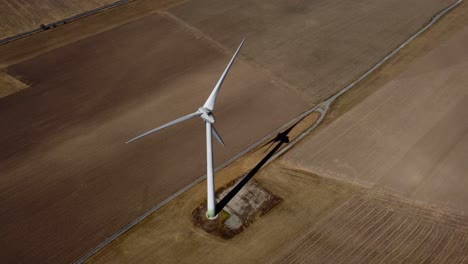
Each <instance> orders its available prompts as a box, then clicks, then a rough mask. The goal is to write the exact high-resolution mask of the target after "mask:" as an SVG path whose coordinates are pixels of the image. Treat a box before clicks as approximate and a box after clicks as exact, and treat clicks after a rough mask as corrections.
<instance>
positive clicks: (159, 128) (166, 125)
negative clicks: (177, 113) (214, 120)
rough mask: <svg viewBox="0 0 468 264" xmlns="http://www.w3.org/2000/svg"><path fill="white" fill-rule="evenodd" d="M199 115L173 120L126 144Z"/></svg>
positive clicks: (194, 114) (189, 115)
mask: <svg viewBox="0 0 468 264" xmlns="http://www.w3.org/2000/svg"><path fill="white" fill-rule="evenodd" d="M199 115H201V113H199V112H195V113H191V114H188V115H186V116H183V117H181V118H177V119H176V120H174V121H171V122H169V123H167V124H165V125H162V126H160V127H157V128H154V129H151V130H150V131H148V132H145V133H143V134H141V135H139V136H137V137H135V138H132V139H130V140H129V141H127V144H128V143H131V142H133V141H135V140H138V139H140V138H142V137H145V136H147V135H149V134H152V133H154V132H157V131H159V130H161V129H164V128H166V127H169V126H172V125H175V124H177V123H180V122H183V121H185V120H188V119H190V118H193V117H195V116H199Z"/></svg>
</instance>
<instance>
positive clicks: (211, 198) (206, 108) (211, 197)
mask: <svg viewBox="0 0 468 264" xmlns="http://www.w3.org/2000/svg"><path fill="white" fill-rule="evenodd" d="M244 41H245V38H244V39H243V40H242V42H241V43H240V45H239V47H238V48H237V50H236V52H235V53H234V55H233V56H232V58H231V61H230V62H229V64H228V65H227V67H226V69H225V70H224V72H223V74H222V75H221V78H219V80H218V83H217V84H216V86H215V87H214V89H213V91H212V92H211V94H210V96H209V97H208V99H207V100H206V102H205V104H204V105H203V106H202V107H200V108H198V110H197V111H196V112H194V113H191V114H188V115H186V116H183V117H181V118H178V119H176V120H174V121H171V122H169V123H167V124H165V125H162V126H160V127H157V128H155V129H151V130H150V131H148V132H145V133H143V134H141V135H139V136H137V137H135V138H133V139H131V140H129V141H127V143H130V142H133V141H135V140H138V139H140V138H142V137H145V136H147V135H149V134H152V133H154V132H157V131H159V130H161V129H163V128H166V127H169V126H172V125H175V124H177V123H180V122H183V121H185V120H188V119H190V118H193V117H196V116H199V117H201V118H202V119H203V120H204V122H205V124H206V177H207V200H208V207H207V211H206V216H207V217H208V218H210V219H213V218H215V217H216V200H215V186H214V172H213V145H212V142H213V140H212V132H213V133H214V135H215V137H216V139H218V141H219V143H221V145H223V146H224V142H223V140H222V139H221V136H220V135H219V133H218V131H217V130H216V128H215V127H214V123H215V118H214V115H213V110H214V105H215V102H216V97H217V96H218V92H219V89H220V88H221V85H222V84H223V82H224V79H225V78H226V75H227V73H228V72H229V69H230V68H231V66H232V64H233V62H234V60H235V59H236V57H237V54H238V53H239V51H240V49H241V48H242V45H243V44H244Z"/></svg>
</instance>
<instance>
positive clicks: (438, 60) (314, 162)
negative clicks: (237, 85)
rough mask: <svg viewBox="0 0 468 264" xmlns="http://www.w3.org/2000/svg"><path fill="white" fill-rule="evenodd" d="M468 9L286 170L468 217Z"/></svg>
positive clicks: (294, 154)
mask: <svg viewBox="0 0 468 264" xmlns="http://www.w3.org/2000/svg"><path fill="white" fill-rule="evenodd" d="M466 10H467V5H466V4H462V5H461V6H460V7H459V9H458V8H457V10H456V11H454V14H453V15H452V14H450V15H448V17H447V20H444V21H446V22H447V23H445V24H444V25H443V26H442V24H441V25H440V26H436V27H435V28H434V30H433V31H432V30H431V32H430V33H428V34H427V36H426V37H425V38H426V40H427V39H428V38H429V36H430V35H431V34H432V32H434V36H436V38H435V39H433V40H432V41H428V42H424V41H419V42H418V43H417V44H416V45H414V46H413V48H409V49H408V50H411V49H412V50H414V51H416V52H415V53H414V54H413V56H399V57H398V58H397V59H396V60H395V61H394V62H393V63H392V65H389V66H388V67H387V68H386V69H383V70H382V71H381V72H379V73H377V74H376V75H375V76H373V77H372V78H371V80H369V81H368V82H366V83H364V84H363V85H364V86H367V88H366V87H364V89H369V90H370V89H372V90H373V91H372V92H371V93H370V94H369V95H368V96H367V97H366V98H365V99H364V100H358V103H357V105H356V106H354V107H352V108H351V109H350V110H349V111H347V112H346V113H343V114H342V115H341V116H339V117H338V118H336V119H335V120H333V121H332V122H331V123H330V124H329V125H328V126H325V127H323V129H321V130H320V131H318V132H317V133H315V134H313V135H311V137H309V139H308V140H305V141H304V142H302V143H301V144H300V145H299V146H297V147H296V148H295V149H294V150H293V151H291V152H290V153H288V154H287V155H286V156H284V158H283V159H282V161H281V162H282V164H287V166H293V167H298V168H301V169H304V170H306V171H309V172H312V173H316V174H318V175H320V176H324V177H330V178H335V179H340V180H345V181H349V182H353V183H357V184H360V185H363V186H367V187H373V188H376V189H378V190H380V191H386V192H392V193H398V194H399V195H401V196H402V197H406V198H408V199H411V200H413V201H418V202H423V203H429V204H436V205H439V206H441V207H447V208H450V209H452V210H455V211H457V212H459V213H461V214H466V213H468V194H467V192H466V186H468V181H467V178H466V172H467V171H468V167H467V163H466V160H467V156H466V154H467V153H468V122H467V118H466V113H467V112H468V89H467V87H466V83H467V82H468V77H467V75H466V69H467V67H468V63H467V61H468V60H467V58H468V53H467V52H466V45H465V43H467V41H468V16H467V15H466ZM444 19H445V18H444ZM408 50H407V51H406V53H407V54H408V52H409V51H408ZM409 54H411V53H409ZM390 68H393V69H390ZM359 89H360V88H357V90H359ZM353 96H354V95H353ZM353 96H352V97H353ZM345 97H346V96H345ZM353 98H356V97H353ZM352 100H353V99H351V100H350V101H348V102H351V103H352ZM339 104H340V103H338V105H339ZM341 106H343V105H341ZM341 106H339V107H338V110H339V108H340V107H341ZM344 106H345V107H346V105H344ZM348 109H349V107H348ZM332 113H333V111H332Z"/></svg>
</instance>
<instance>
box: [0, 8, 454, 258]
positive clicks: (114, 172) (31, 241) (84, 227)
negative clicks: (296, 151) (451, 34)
mask: <svg viewBox="0 0 468 264" xmlns="http://www.w3.org/2000/svg"><path fill="white" fill-rule="evenodd" d="M194 3H195V2H194ZM207 4H209V3H208V2H200V7H203V5H207ZM342 4H343V2H340V1H336V2H334V5H337V6H340V5H342ZM398 4H399V5H403V4H404V5H405V6H406V4H407V3H406V2H405V3H403V2H400V1H398ZM334 5H332V6H327V7H326V9H330V10H335V9H334V7H336V6H334ZM393 5H397V2H393ZM414 5H415V8H416V7H417V9H421V6H424V8H422V9H421V10H420V11H421V12H420V13H418V14H419V15H421V16H418V17H417V19H415V20H413V18H414V17H415V16H413V15H414V14H412V13H411V14H410V13H407V14H406V15H407V16H408V17H407V18H408V20H410V21H407V20H405V19H401V18H399V19H398V21H400V22H401V23H402V24H401V25H400V24H399V26H400V28H403V29H404V32H394V31H393V30H390V29H392V26H394V25H395V24H394V21H393V20H391V19H389V20H388V21H382V20H377V21H374V20H373V19H380V18H381V16H374V15H373V16H370V17H363V18H362V19H363V20H364V21H360V22H359V23H366V24H378V25H380V27H379V29H381V30H382V32H379V34H378V36H379V37H382V38H381V41H382V42H388V41H387V38H392V39H394V40H395V42H394V43H393V42H392V43H393V44H395V43H398V42H397V40H400V41H402V40H404V39H405V38H407V37H408V36H409V33H412V32H409V33H408V31H407V27H410V28H418V27H419V26H420V25H421V24H423V23H424V22H426V21H427V20H428V19H429V18H430V17H431V15H433V14H434V13H435V11H436V10H439V9H442V7H445V6H446V5H445V4H441V3H431V4H428V3H421V4H419V3H415V4H414ZM376 6H379V4H376ZM384 6H386V5H384ZM200 7H198V8H200ZM290 7H291V6H282V7H281V10H283V11H284V10H289V8H290ZM187 8H188V7H187V6H186V5H185V6H183V7H181V8H180V9H177V8H174V9H170V10H169V15H163V16H160V15H152V16H149V17H146V18H144V19H142V20H138V21H135V22H133V23H130V24H127V25H124V26H121V27H118V28H116V29H113V30H111V31H107V32H104V33H102V34H99V35H96V36H94V37H90V38H87V39H84V40H82V41H79V42H76V43H74V44H71V45H68V46H65V47H63V48H60V49H57V50H53V51H51V52H49V53H46V54H44V55H41V56H39V57H36V58H34V59H31V60H26V61H23V62H21V63H18V64H16V65H13V66H11V67H9V68H8V69H7V70H8V72H9V73H11V74H13V75H15V76H16V77H19V78H20V79H21V80H23V81H25V82H26V83H28V84H30V85H31V88H29V89H25V90H23V91H21V92H19V93H16V94H14V95H12V96H8V97H5V98H2V99H0V120H1V122H2V131H1V134H2V137H1V145H2V150H3V151H2V153H0V169H1V171H2V178H1V179H0V181H1V182H0V183H1V184H0V186H1V189H0V198H1V199H0V208H1V210H2V211H1V218H0V224H1V227H0V235H1V236H2V237H3V238H4V239H3V240H2V242H3V243H2V244H1V246H2V248H3V249H4V250H5V251H2V257H3V258H4V259H5V260H6V261H10V260H11V261H19V260H21V261H25V262H37V261H57V260H63V261H71V260H73V259H76V258H77V257H79V256H80V255H81V254H83V253H85V252H86V251H87V250H89V249H90V248H92V247H94V246H96V245H97V244H98V243H100V242H102V241H103V240H104V239H105V238H106V237H108V236H110V235H111V234H113V233H114V232H116V231H117V230H118V229H119V228H121V227H123V226H124V225H125V224H127V223H129V222H130V221H132V220H133V219H135V218H136V217H137V216H139V215H141V214H142V213H143V212H145V211H146V210H148V209H149V208H150V207H152V206H154V205H155V204H157V203H158V202H159V201H161V200H163V199H164V198H166V197H167V196H169V195H170V194H172V193H174V192H176V191H177V190H179V189H180V188H181V187H183V186H185V185H186V184H188V183H189V182H191V181H193V180H194V179H196V178H198V177H199V176H201V175H202V174H203V173H204V152H203V150H204V147H203V142H204V141H203V126H202V124H201V123H200V122H199V121H198V120H193V121H190V122H189V123H187V124H185V125H182V126H178V127H174V128H173V129H171V131H163V132H161V133H160V134H159V135H158V136H155V137H151V138H149V139H147V140H145V142H142V143H140V142H139V143H137V144H134V145H124V144H123V142H125V141H126V140H127V139H128V138H130V137H131V136H134V135H137V134H138V133H140V132H142V131H145V130H146V129H148V128H152V127H154V126H157V125H159V124H162V123H164V122H166V121H169V120H171V119H172V118H175V117H178V116H180V115H183V114H186V113H189V112H191V111H193V110H194V109H196V108H197V107H198V106H199V104H201V103H202V102H203V101H204V99H205V98H206V96H207V94H208V93H209V89H210V88H211V87H212V85H213V84H214V83H215V82H216V79H217V77H218V76H219V74H220V72H221V71H222V69H223V68H224V66H225V64H226V62H227V60H228V59H229V56H230V55H231V54H225V53H223V52H221V51H220V50H226V49H227V50H232V49H233V48H234V47H235V46H236V45H237V44H238V41H239V40H240V39H241V38H240V37H239V39H237V36H236V34H232V39H230V40H229V41H226V40H220V43H221V44H219V43H214V42H212V41H207V40H205V39H204V37H206V36H207V35H206V30H205V28H204V26H206V24H204V25H203V26H200V28H199V29H197V28H195V29H194V28H191V25H190V19H188V18H186V17H184V14H185V15H186V14H187V12H189V11H188V10H190V9H187ZM293 8H294V6H293ZM373 8H377V7H374V6H373ZM379 8H380V9H381V7H379ZM379 8H377V9H379ZM426 8H427V9H426ZM312 9H313V8H312ZM204 10H210V9H209V8H206V6H205V7H204ZM242 10H245V9H242ZM339 10H342V11H343V10H344V11H348V10H349V7H347V8H343V7H342V8H340V9H339ZM371 10H372V8H371ZM212 11H213V10H212ZM344 11H343V12H344ZM236 12H238V13H242V12H241V11H240V10H238V11H236ZM379 12H380V13H379V14H382V10H380V11H379ZM370 13H372V12H370ZM174 14H175V15H176V18H177V19H179V20H180V19H181V18H182V19H187V21H185V20H183V21H182V22H184V21H185V22H184V23H186V22H189V24H188V25H187V24H184V23H180V22H181V21H179V20H177V19H174V17H172V15H174ZM259 14H261V15H260V16H259ZM273 14H274V13H273ZM178 15H180V17H177V16H178ZM253 15H255V16H256V17H257V18H259V17H260V18H261V17H263V18H264V19H266V20H267V19H270V18H269V16H270V15H271V14H270V13H268V12H267V11H263V12H260V13H256V12H252V13H250V14H249V16H253ZM309 15H311V14H309ZM197 16H201V14H197V13H196V12H195V11H194V13H193V16H192V17H191V18H194V17H197ZM279 17H280V18H281V19H278V18H276V19H277V20H278V21H280V20H283V23H285V24H290V25H291V32H294V31H295V30H296V31H297V30H299V29H301V28H303V25H302V24H299V25H298V24H295V23H290V20H291V19H292V20H297V19H299V20H298V21H300V20H301V17H296V13H294V12H292V13H291V12H286V13H285V14H283V15H282V16H279ZM329 17H333V16H332V14H329V15H328V16H326V17H320V19H324V21H323V22H322V23H329V22H330V21H328V20H327V19H328V18H329ZM337 17H340V16H337ZM211 19H212V20H211V22H210V24H220V25H221V24H222V23H221V21H225V20H224V17H222V16H221V17H218V18H214V20H213V18H211ZM320 19H318V20H320ZM348 19H350V18H349V17H343V16H342V18H341V19H339V21H335V22H334V23H335V24H334V25H335V26H337V27H338V28H340V27H339V25H341V26H343V25H347V24H348ZM387 22H388V23H387ZM359 23H358V24H357V27H358V26H359V25H360V24H359ZM252 25H258V23H254V21H253V22H252ZM265 25H266V28H275V27H276V24H271V23H266V24H265ZM187 26H189V27H187ZM195 26H196V27H198V26H199V25H195ZM237 26H239V27H240V28H244V26H242V25H237ZM355 26H356V25H355ZM235 27H236V25H231V27H230V28H229V29H227V30H231V31H232V32H234V31H235V30H234V29H235ZM59 30H60V29H59ZM281 30H282V31H278V32H276V33H272V34H270V35H269V34H266V35H265V36H263V39H259V38H256V37H254V35H249V34H248V36H249V39H248V40H247V43H246V46H245V50H243V52H245V53H243V54H246V56H244V55H243V56H242V57H241V60H240V61H238V63H237V64H236V66H235V68H234V69H233V72H232V74H231V75H230V77H229V79H228V80H227V81H226V84H225V87H223V90H222V93H221V97H220V99H219V101H218V104H219V105H218V107H219V108H218V109H219V110H220V111H219V112H217V120H219V124H218V129H219V130H220V132H221V134H222V135H223V137H224V138H225V140H226V143H227V144H228V148H227V149H225V150H223V151H222V150H221V149H220V148H217V149H216V150H215V151H216V153H218V154H217V156H216V157H217V163H218V164H219V163H220V162H221V161H223V160H226V159H227V158H228V157H230V156H232V155H234V154H235V153H237V152H238V151H240V150H241V149H243V148H245V147H246V146H248V145H250V144H251V143H252V142H254V141H255V140H257V139H259V138H260V137H261V136H263V135H266V134H267V133H268V132H270V131H272V130H273V129H275V128H277V127H279V126H280V125H282V124H284V123H286V122H287V121H288V120H290V119H291V118H292V117H294V116H296V115H297V114H299V113H300V112H302V111H304V110H305V109H307V108H309V107H310V105H311V103H312V102H316V101H318V100H320V99H323V97H326V95H331V93H332V92H333V91H335V90H337V89H339V88H342V87H341V86H340V83H341V82H343V83H346V82H347V80H350V79H353V78H355V77H356V76H355V75H356V73H357V72H359V70H358V71H354V70H352V71H345V72H346V73H345V74H344V75H339V76H338V77H337V76H335V75H330V76H329V77H330V80H326V79H320V80H321V82H317V84H314V86H312V88H310V89H309V88H308V86H307V85H308V84H307V83H306V82H304V83H302V84H301V83H299V82H302V81H301V80H300V79H297V81H298V83H292V84H291V83H288V81H284V80H281V78H279V80H280V81H277V80H275V79H274V78H276V77H277V76H275V74H278V75H281V74H280V73H281V72H282V71H283V70H287V69H289V68H294V67H298V68H297V69H296V70H299V68H300V67H303V66H304V65H302V66H300V67H299V66H298V65H301V64H300V63H298V61H297V60H296V59H297V57H296V59H291V60H290V59H288V58H284V57H278V56H276V57H277V58H276V61H273V62H271V63H270V62H268V61H265V60H263V59H262V58H263V57H264V56H265V54H264V53H262V51H265V50H268V49H270V48H271V47H268V46H262V45H261V44H262V41H265V42H267V43H270V42H271V43H274V42H275V41H281V39H278V38H277V37H278V36H280V35H281V34H280V33H281V32H282V33H285V32H286V31H287V30H286V29H284V28H282V29H281ZM255 31H256V30H254V29H252V31H251V32H252V33H251V34H254V33H255ZM312 31H313V29H312ZM346 31H349V32H350V34H353V35H354V34H358V33H359V32H355V31H353V30H349V28H346V29H342V28H340V31H338V32H334V31H333V32H326V34H325V36H324V38H323V39H322V40H321V41H318V43H321V44H320V45H325V46H327V45H328V44H329V43H330V42H329V41H330V38H331V40H333V41H337V42H339V41H344V42H345V43H347V44H352V43H354V42H353V41H354V40H355V39H353V40H347V39H346V36H348V35H346V34H344V32H346ZM243 32H245V31H243ZM309 33H310V32H309ZM309 33H307V32H302V33H300V34H302V35H304V36H307V35H309ZM360 33H361V34H364V33H365V34H367V33H368V32H367V31H360ZM380 33H382V34H380ZM277 34H279V35H277ZM376 34H377V33H376ZM208 36H211V33H209V34H208ZM366 36H367V35H365V36H363V39H365V37H366ZM341 37H343V39H342V38H341ZM213 38H215V39H216V40H218V39H217V38H216V37H213ZM250 39H252V40H250ZM356 39H359V37H356ZM273 40H274V41H273ZM327 40H328V41H327ZM283 41H284V39H283ZM314 41H315V40H314ZM346 41H348V42H346ZM21 43H22V44H21V45H24V46H28V45H26V44H25V43H26V42H23V41H22V42H21ZM249 43H250V44H249ZM294 43H295V45H296V46H295V45H292V46H288V45H289V44H286V43H284V44H282V49H280V50H278V51H275V52H277V53H281V52H286V51H287V50H289V49H291V50H296V53H298V55H299V54H300V52H297V51H310V50H315V49H319V50H320V47H322V46H318V47H307V48H304V49H299V48H298V46H297V45H299V46H300V45H306V44H307V43H311V39H309V38H305V39H303V38H297V39H296V40H295V42H294ZM301 43H302V44H301ZM393 44H392V45H393ZM212 45H214V46H216V47H220V46H221V48H222V49H217V48H214V47H213V46H212ZM24 46H19V47H24ZM351 46H352V47H356V48H359V47H367V46H366V45H365V44H364V43H361V42H357V43H355V46H353V45H351ZM351 46H350V47H351ZM390 46H391V45H389V46H387V45H381V46H378V47H372V50H373V52H374V53H372V54H373V55H372V56H371V57H365V58H364V60H362V61H361V60H360V59H359V60H358V61H357V62H356V61H354V62H353V59H352V58H354V56H355V55H354V54H353V52H356V50H354V49H350V50H348V52H349V53H346V54H344V55H347V56H345V57H346V59H345V60H344V61H341V60H339V61H335V62H333V63H331V64H328V63H327V64H325V65H324V64H321V63H318V64H314V63H312V65H308V66H307V65H306V66H307V67H306V66H304V67H305V68H308V69H315V68H317V69H322V67H325V68H326V70H327V71H333V70H336V68H335V67H336V66H337V65H342V63H351V64H348V67H349V65H353V63H359V64H360V63H363V64H370V63H371V62H372V60H374V59H375V60H377V59H378V58H380V57H382V56H383V55H385V54H386V53H388V52H389V49H390V48H389V47H390ZM19 47H18V49H19ZM28 47H29V46H28ZM260 47H261V48H260ZM288 47H289V48H288ZM44 48H45V49H47V47H44ZM322 48H323V47H322ZM31 50H32V51H31V54H36V53H35V52H37V51H36V50H35V48H31ZM12 51H15V49H14V47H12V46H11V45H10V46H9V53H8V54H11V52H12ZM28 52H29V50H28ZM359 52H364V53H367V52H368V50H360V51H359ZM359 52H358V53H359ZM18 53H19V54H25V53H26V52H24V51H23V50H20V51H18ZM286 53H287V52H286ZM359 54H361V53H359ZM332 55H333V53H331V54H330V56H332ZM301 56H302V57H303V58H308V57H309V56H311V57H313V56H312V55H311V54H307V53H304V54H302V55H301ZM333 56H334V55H333ZM338 57H340V56H338ZM11 58H13V59H12V60H13V61H14V60H19V61H21V60H22V59H21V58H20V59H17V57H16V55H14V56H12V57H11ZM340 58H341V57H340ZM242 59H244V60H245V59H247V60H249V62H248V63H246V62H242ZM252 61H253V63H252ZM267 62H268V63H267ZM269 63H270V64H269ZM273 63H274V64H275V65H278V67H280V68H274V67H270V66H271V65H272V64H273ZM334 63H336V65H335V64H334ZM255 64H260V65H262V66H263V67H265V68H266V70H265V69H261V70H260V69H259V68H258V67H257V66H255ZM352 68H353V69H354V68H356V67H352ZM363 69H364V68H363ZM361 70H362V69H361ZM291 74H292V73H291ZM281 77H285V76H281ZM315 77H316V76H315ZM315 77H313V76H308V81H309V82H310V80H312V79H313V78H315ZM298 78H299V77H298ZM230 80H236V82H235V83H234V82H231V81H230ZM337 80H338V81H339V82H338V83H334V82H335V81H337ZM306 81H307V80H306ZM325 83H328V84H329V85H325V87H326V88H323V90H322V89H320V92H319V93H317V94H315V92H314V93H308V92H307V91H315V90H314V89H315V88H317V87H319V86H321V85H322V84H325ZM330 83H334V85H330ZM283 84H284V85H283ZM309 84H310V83H309ZM315 85H317V86H315ZM295 87H299V88H298V89H295ZM304 89H309V90H307V91H306V93H305V94H307V95H308V96H307V97H308V99H309V101H305V98H307V97H306V96H304V94H299V93H298V92H299V91H304ZM254 98H255V100H254ZM259 98H261V100H258V99H259ZM311 98H313V100H312V99H311ZM227 120H229V122H227ZM197 121H198V122H197ZM176 145H177V146H178V147H177V148H174V147H173V146H176ZM181 161H182V165H181ZM338 192H340V191H338ZM324 203H326V202H324ZM18 237H21V240H18V239H16V238H18ZM11 241H15V243H12V242H11ZM3 252H7V253H6V254H3ZM3 255H4V256H3ZM263 257H265V256H263Z"/></svg>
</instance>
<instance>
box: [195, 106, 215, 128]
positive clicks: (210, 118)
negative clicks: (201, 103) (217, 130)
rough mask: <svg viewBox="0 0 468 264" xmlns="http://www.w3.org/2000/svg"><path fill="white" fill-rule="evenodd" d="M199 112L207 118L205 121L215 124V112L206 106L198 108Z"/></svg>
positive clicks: (203, 117)
mask: <svg viewBox="0 0 468 264" xmlns="http://www.w3.org/2000/svg"><path fill="white" fill-rule="evenodd" d="M198 112H199V113H201V115H200V117H201V118H202V119H203V120H205V122H208V123H211V124H214V123H215V118H214V115H213V112H212V111H211V110H210V109H208V108H205V107H200V108H198Z"/></svg>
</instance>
